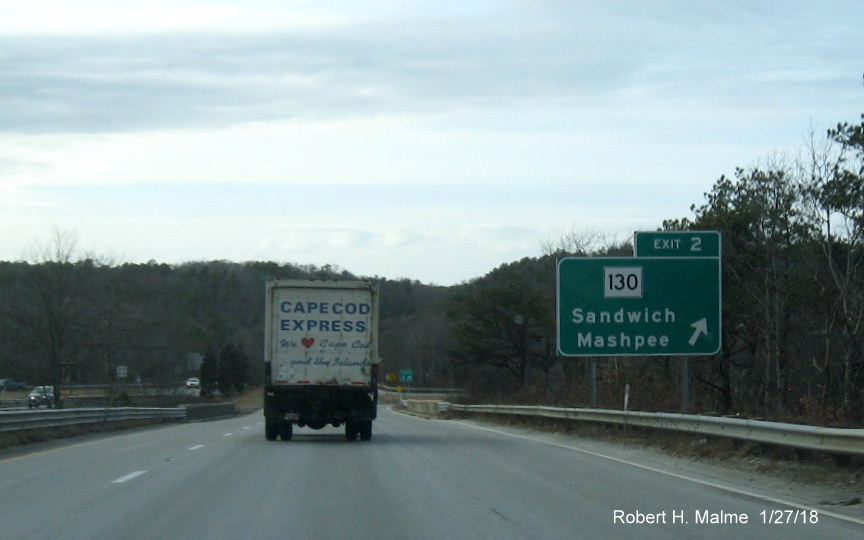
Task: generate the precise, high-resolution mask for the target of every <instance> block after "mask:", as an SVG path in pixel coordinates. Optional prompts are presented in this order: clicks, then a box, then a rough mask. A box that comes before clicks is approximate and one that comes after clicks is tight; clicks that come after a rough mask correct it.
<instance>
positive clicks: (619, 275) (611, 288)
mask: <svg viewBox="0 0 864 540" xmlns="http://www.w3.org/2000/svg"><path fill="white" fill-rule="evenodd" d="M603 298H642V267H641V266H604V267H603Z"/></svg>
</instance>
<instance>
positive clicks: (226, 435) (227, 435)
mask: <svg viewBox="0 0 864 540" xmlns="http://www.w3.org/2000/svg"><path fill="white" fill-rule="evenodd" d="M231 435H234V434H233V433H225V434H223V435H222V436H223V437H230V436H231Z"/></svg>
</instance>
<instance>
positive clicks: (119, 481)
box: [111, 471, 147, 484]
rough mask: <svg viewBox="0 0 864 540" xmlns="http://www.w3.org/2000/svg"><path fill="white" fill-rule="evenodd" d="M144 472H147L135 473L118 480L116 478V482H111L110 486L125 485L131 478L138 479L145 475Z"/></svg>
mask: <svg viewBox="0 0 864 540" xmlns="http://www.w3.org/2000/svg"><path fill="white" fill-rule="evenodd" d="M146 472H147V471H135V472H132V473H129V474H127V475H126V476H121V477H120V478H118V479H116V480H111V483H112V484H125V483H126V482H128V481H129V480H132V479H133V478H138V477H139V476H141V475H142V474H145V473H146Z"/></svg>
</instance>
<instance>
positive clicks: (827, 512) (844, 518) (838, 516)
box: [456, 422, 864, 525]
mask: <svg viewBox="0 0 864 540" xmlns="http://www.w3.org/2000/svg"><path fill="white" fill-rule="evenodd" d="M456 423H457V424H459V425H460V426H465V427H469V428H472V429H479V430H481V431H490V432H492V433H498V434H499V435H506V436H508V437H513V438H515V439H523V440H526V441H534V442H539V443H543V444H548V445H549V446H557V447H558V448H566V449H567V450H573V451H575V452H580V453H582V454H587V455H589V456H594V457H598V458H603V459H608V460H609V461H614V462H616V463H621V464H623V465H629V466H631V467H636V468H638V469H643V470H646V471H651V472H655V473H658V474H662V475H665V476H669V477H671V478H677V479H679V480H686V481H688V482H693V483H695V484H701V485H703V486H708V487H712V488H715V489H719V490H722V491H728V492H730V493H736V494H738V495H744V496H747V497H752V498H754V499H758V500H762V501H768V502H772V503H775V504H782V505H784V506H789V507H792V508H798V509H799V510H816V511H818V512H819V517H822V516H828V517H832V518H834V519H839V520H841V521H848V522H850V523H855V524H857V525H864V519H858V518H854V517H851V516H844V515H843V514H838V513H836V512H831V511H830V510H825V509H824V508H816V507H814V506H807V505H805V504H801V503H796V502H792V501H787V500H785V499H780V498H777V497H771V496H770V495H762V494H760V493H755V492H753V491H748V490H746V489H741V488H736V487H732V486H726V485H723V484H717V483H715V482H711V481H709V480H702V479H700V478H693V477H690V476H684V475H683V474H678V473H673V472H669V471H664V470H663V469H658V468H656V467H651V466H649V465H642V464H641V463H635V462H633V461H627V460H626V459H621V458H617V457H612V456H607V455H604V454H599V453H597V452H592V451H590V450H585V449H583V448H576V447H575V446H569V445H566V444H561V443H556V442H552V441H544V440H543V439H535V438H534V437H528V436H525V435H517V434H515V433H507V432H506V431H499V430H497V429H491V428H485V427H480V426H474V425H471V424H466V423H463V422H456Z"/></svg>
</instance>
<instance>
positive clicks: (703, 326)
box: [689, 319, 708, 345]
mask: <svg viewBox="0 0 864 540" xmlns="http://www.w3.org/2000/svg"><path fill="white" fill-rule="evenodd" d="M690 326H692V327H693V328H695V329H696V330H695V331H694V332H693V335H692V336H690V341H689V343H690V345H696V340H698V339H699V336H700V335H701V334H705V335H706V336H707V335H708V319H699V320H698V321H696V322H694V323H693V324H691V325H690Z"/></svg>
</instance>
